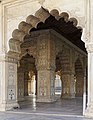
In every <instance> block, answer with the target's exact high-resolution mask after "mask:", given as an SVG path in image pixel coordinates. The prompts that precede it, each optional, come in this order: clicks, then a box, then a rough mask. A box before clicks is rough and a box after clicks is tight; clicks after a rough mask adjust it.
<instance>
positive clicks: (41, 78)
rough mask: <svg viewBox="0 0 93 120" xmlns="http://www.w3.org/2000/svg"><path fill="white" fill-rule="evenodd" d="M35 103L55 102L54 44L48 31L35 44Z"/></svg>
mask: <svg viewBox="0 0 93 120" xmlns="http://www.w3.org/2000/svg"><path fill="white" fill-rule="evenodd" d="M37 49H38V50H37V51H38V52H37V102H52V101H55V90H54V88H55V86H54V85H55V42H54V40H53V39H52V38H51V34H50V32H49V31H46V33H44V34H41V35H40V36H39V37H38V42H37Z"/></svg>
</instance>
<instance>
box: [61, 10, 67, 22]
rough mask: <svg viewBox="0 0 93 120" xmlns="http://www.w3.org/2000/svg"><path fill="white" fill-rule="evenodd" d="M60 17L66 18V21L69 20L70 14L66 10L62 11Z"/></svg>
mask: <svg viewBox="0 0 93 120" xmlns="http://www.w3.org/2000/svg"><path fill="white" fill-rule="evenodd" d="M60 17H62V18H64V20H65V21H66V22H68V19H69V14H68V13H66V12H62V13H61V14H60Z"/></svg>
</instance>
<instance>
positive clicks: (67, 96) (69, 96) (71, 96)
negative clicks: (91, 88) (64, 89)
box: [61, 94, 75, 99]
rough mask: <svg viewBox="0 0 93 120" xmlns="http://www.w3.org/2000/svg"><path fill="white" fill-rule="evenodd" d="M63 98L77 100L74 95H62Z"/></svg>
mask: <svg viewBox="0 0 93 120" xmlns="http://www.w3.org/2000/svg"><path fill="white" fill-rule="evenodd" d="M61 98H68V99H69V98H75V96H74V95H68V94H64V95H62V96H61Z"/></svg>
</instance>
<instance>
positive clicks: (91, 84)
mask: <svg viewBox="0 0 93 120" xmlns="http://www.w3.org/2000/svg"><path fill="white" fill-rule="evenodd" d="M87 51H88V83H87V84H88V102H87V108H86V110H85V113H84V115H85V116H87V117H93V44H89V45H87Z"/></svg>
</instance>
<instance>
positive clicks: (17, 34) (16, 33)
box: [12, 29, 27, 42]
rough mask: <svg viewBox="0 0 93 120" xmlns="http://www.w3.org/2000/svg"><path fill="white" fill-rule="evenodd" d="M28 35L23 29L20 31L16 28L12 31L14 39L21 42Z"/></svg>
mask: <svg viewBox="0 0 93 120" xmlns="http://www.w3.org/2000/svg"><path fill="white" fill-rule="evenodd" d="M26 35H27V34H26V33H24V32H23V31H20V30H19V29H15V30H14V31H13V33H12V37H13V38H14V39H17V40H19V41H21V42H23V40H24V39H25V37H26Z"/></svg>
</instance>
